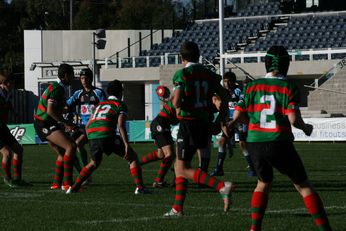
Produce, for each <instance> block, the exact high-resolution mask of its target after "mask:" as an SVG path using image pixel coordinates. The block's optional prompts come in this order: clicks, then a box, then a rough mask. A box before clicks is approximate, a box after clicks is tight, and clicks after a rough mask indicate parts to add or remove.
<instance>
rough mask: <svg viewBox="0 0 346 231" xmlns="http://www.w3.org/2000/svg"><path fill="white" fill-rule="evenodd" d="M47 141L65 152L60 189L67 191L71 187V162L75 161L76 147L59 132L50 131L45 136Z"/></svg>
mask: <svg viewBox="0 0 346 231" xmlns="http://www.w3.org/2000/svg"><path fill="white" fill-rule="evenodd" d="M47 140H48V141H50V142H51V143H53V144H54V145H56V146H58V147H60V148H62V149H64V150H65V153H64V157H63V162H64V178H63V184H62V187H63V189H64V190H67V189H68V188H69V187H70V186H71V185H72V171H73V162H74V160H75V159H74V158H75V152H76V148H77V146H76V144H75V142H74V141H73V140H72V139H71V138H70V137H68V136H67V135H66V133H64V132H63V131H61V130H54V131H52V132H51V133H50V134H49V135H48V136H47Z"/></svg>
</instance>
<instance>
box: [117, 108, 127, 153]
mask: <svg viewBox="0 0 346 231" xmlns="http://www.w3.org/2000/svg"><path fill="white" fill-rule="evenodd" d="M126 119H127V118H126V114H124V113H120V115H119V117H118V128H119V132H120V137H121V139H122V141H123V143H124V146H125V155H124V159H127V158H128V156H127V154H128V147H129V139H128V136H127V131H126Z"/></svg>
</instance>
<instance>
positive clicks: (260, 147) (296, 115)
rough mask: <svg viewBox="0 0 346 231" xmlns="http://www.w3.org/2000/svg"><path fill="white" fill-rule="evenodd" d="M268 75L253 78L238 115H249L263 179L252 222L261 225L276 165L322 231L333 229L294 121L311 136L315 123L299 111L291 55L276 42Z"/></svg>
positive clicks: (251, 140) (254, 228) (254, 230)
mask: <svg viewBox="0 0 346 231" xmlns="http://www.w3.org/2000/svg"><path fill="white" fill-rule="evenodd" d="M265 66H266V70H267V74H266V76H265V77H264V78H261V79H257V80H254V81H252V82H249V83H248V84H247V86H246V87H245V89H244V94H245V95H244V100H243V101H242V102H240V103H239V104H238V106H237V107H236V112H235V115H234V120H233V121H232V124H233V123H234V122H235V121H237V120H238V119H242V118H243V120H246V119H248V120H249V127H248V137H247V144H248V149H249V152H250V155H251V158H252V160H253V163H254V166H255V169H256V172H257V175H258V183H257V186H256V188H255V190H254V192H253V194H252V201H251V206H252V225H251V228H250V230H251V231H257V230H261V225H262V220H263V216H264V213H265V209H266V207H267V202H268V194H269V192H270V190H271V187H272V182H273V168H276V169H277V170H278V171H279V172H281V173H283V174H285V175H287V176H288V177H289V178H290V179H291V181H292V182H293V184H294V186H295V188H296V189H297V191H298V192H299V194H300V195H301V196H302V197H303V200H304V203H305V206H306V208H307V209H308V212H309V213H310V214H311V215H312V217H313V218H314V221H315V224H316V226H318V228H319V230H323V231H329V230H331V227H330V225H329V222H328V218H327V215H326V212H325V210H324V206H323V203H322V201H321V199H320V197H319V195H318V194H317V192H316V191H315V190H314V188H313V187H312V185H311V183H310V181H309V180H308V177H307V174H306V171H305V168H304V165H303V163H302V161H301V159H300V157H299V155H298V153H297V151H296V150H295V148H294V145H293V140H294V136H293V134H292V131H291V125H292V126H294V127H296V128H298V129H301V130H302V131H303V132H304V133H305V134H306V135H308V136H309V135H311V133H312V130H313V127H312V125H310V124H305V122H304V121H303V119H302V117H301V114H300V110H299V92H298V89H297V87H296V86H295V85H294V84H293V83H292V82H290V81H288V80H287V79H286V75H287V71H288V67H289V55H288V53H287V51H286V49H285V48H284V47H282V46H273V47H271V48H270V49H269V50H268V52H267V54H266V56H265Z"/></svg>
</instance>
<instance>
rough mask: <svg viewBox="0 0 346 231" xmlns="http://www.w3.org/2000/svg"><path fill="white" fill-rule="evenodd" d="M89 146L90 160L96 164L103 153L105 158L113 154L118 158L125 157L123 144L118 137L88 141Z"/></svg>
mask: <svg viewBox="0 0 346 231" xmlns="http://www.w3.org/2000/svg"><path fill="white" fill-rule="evenodd" d="M89 146H90V153H91V159H92V160H94V161H96V162H100V161H101V160H102V155H103V153H105V154H106V155H107V156H109V155H110V154H112V153H115V154H117V155H118V156H120V157H124V155H125V146H124V143H123V141H122V140H121V139H120V137H118V136H116V137H109V138H101V139H92V140H89Z"/></svg>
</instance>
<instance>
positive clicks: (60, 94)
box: [34, 82, 66, 121]
mask: <svg viewBox="0 0 346 231" xmlns="http://www.w3.org/2000/svg"><path fill="white" fill-rule="evenodd" d="M65 101H66V98H65V89H64V87H63V85H62V83H58V82H53V83H51V84H49V86H48V87H47V89H46V90H45V91H44V92H43V94H42V95H41V98H40V100H39V102H38V106H37V110H36V113H35V115H34V117H35V119H37V120H40V121H54V119H53V118H52V117H50V116H49V115H48V114H47V107H48V103H53V104H54V107H55V110H56V111H57V112H61V113H62V112H63V109H64V106H65Z"/></svg>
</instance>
